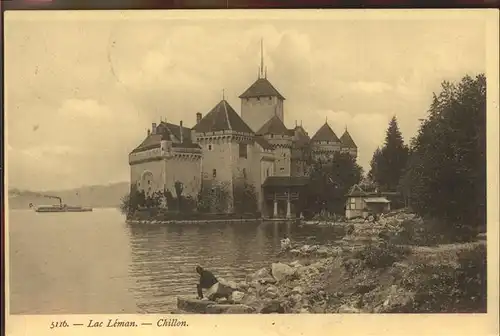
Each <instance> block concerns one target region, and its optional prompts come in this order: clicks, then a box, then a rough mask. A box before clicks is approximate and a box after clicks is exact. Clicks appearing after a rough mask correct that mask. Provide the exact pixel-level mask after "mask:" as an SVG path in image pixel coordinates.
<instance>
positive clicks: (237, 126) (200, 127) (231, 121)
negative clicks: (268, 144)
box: [193, 99, 253, 133]
mask: <svg viewBox="0 0 500 336" xmlns="http://www.w3.org/2000/svg"><path fill="white" fill-rule="evenodd" d="M193 129H194V130H195V131H196V132H199V133H206V132H218V131H228V130H231V131H236V132H241V133H253V132H252V130H251V129H250V127H249V126H248V125H247V124H246V123H245V122H244V121H243V119H241V117H240V116H239V115H238V113H236V111H235V110H234V109H233V108H232V107H231V105H229V103H228V102H227V101H226V100H225V99H223V100H221V101H220V102H219V103H218V104H217V105H216V106H215V107H214V108H213V109H212V110H211V111H210V112H208V113H207V114H206V115H205V117H203V119H201V120H200V122H199V123H198V124H196V126H194V128H193Z"/></svg>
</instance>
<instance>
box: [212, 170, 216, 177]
mask: <svg viewBox="0 0 500 336" xmlns="http://www.w3.org/2000/svg"><path fill="white" fill-rule="evenodd" d="M212 176H213V178H216V177H217V169H214V170H213V171H212Z"/></svg>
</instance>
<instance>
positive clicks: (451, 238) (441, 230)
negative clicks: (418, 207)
mask: <svg viewBox="0 0 500 336" xmlns="http://www.w3.org/2000/svg"><path fill="white" fill-rule="evenodd" d="M476 235H477V233H476V232H475V231H474V230H472V229H470V228H469V227H465V226H463V227H462V228H461V229H460V230H458V229H457V226H452V228H451V229H450V225H447V224H446V223H445V222H444V221H442V220H437V219H425V220H420V219H407V220H404V221H403V222H402V223H401V225H400V230H399V231H397V232H393V233H391V234H390V241H391V242H392V243H394V244H404V245H417V246H436V245H439V244H450V243H455V242H465V241H470V240H472V238H473V237H475V236H476Z"/></svg>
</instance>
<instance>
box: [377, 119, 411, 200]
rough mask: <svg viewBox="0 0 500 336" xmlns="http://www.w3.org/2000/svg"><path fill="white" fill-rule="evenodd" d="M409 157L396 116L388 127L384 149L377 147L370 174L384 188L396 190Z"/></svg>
mask: <svg viewBox="0 0 500 336" xmlns="http://www.w3.org/2000/svg"><path fill="white" fill-rule="evenodd" d="M407 159H408V147H407V146H406V145H405V144H404V141H403V136H402V135H401V131H400V130H399V126H398V122H397V119H396V117H395V116H394V117H392V119H391V121H390V122H389V127H388V128H387V132H386V136H385V143H384V147H382V149H379V148H377V150H376V151H375V152H374V153H373V157H372V161H371V163H370V165H371V170H370V172H369V176H370V177H371V178H372V180H373V181H374V182H375V183H377V184H378V185H379V187H380V188H381V189H382V190H390V191H395V190H397V188H398V185H399V181H400V179H401V176H402V175H403V173H404V169H405V167H406V162H407Z"/></svg>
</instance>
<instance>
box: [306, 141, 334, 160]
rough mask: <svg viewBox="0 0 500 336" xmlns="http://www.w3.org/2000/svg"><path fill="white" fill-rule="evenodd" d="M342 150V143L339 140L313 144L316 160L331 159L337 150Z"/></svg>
mask: <svg viewBox="0 0 500 336" xmlns="http://www.w3.org/2000/svg"><path fill="white" fill-rule="evenodd" d="M340 151H341V144H340V143H337V142H326V141H324V142H320V143H315V144H314V145H313V153H312V154H313V158H314V159H315V160H319V159H321V160H331V159H333V155H334V153H336V152H340Z"/></svg>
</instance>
